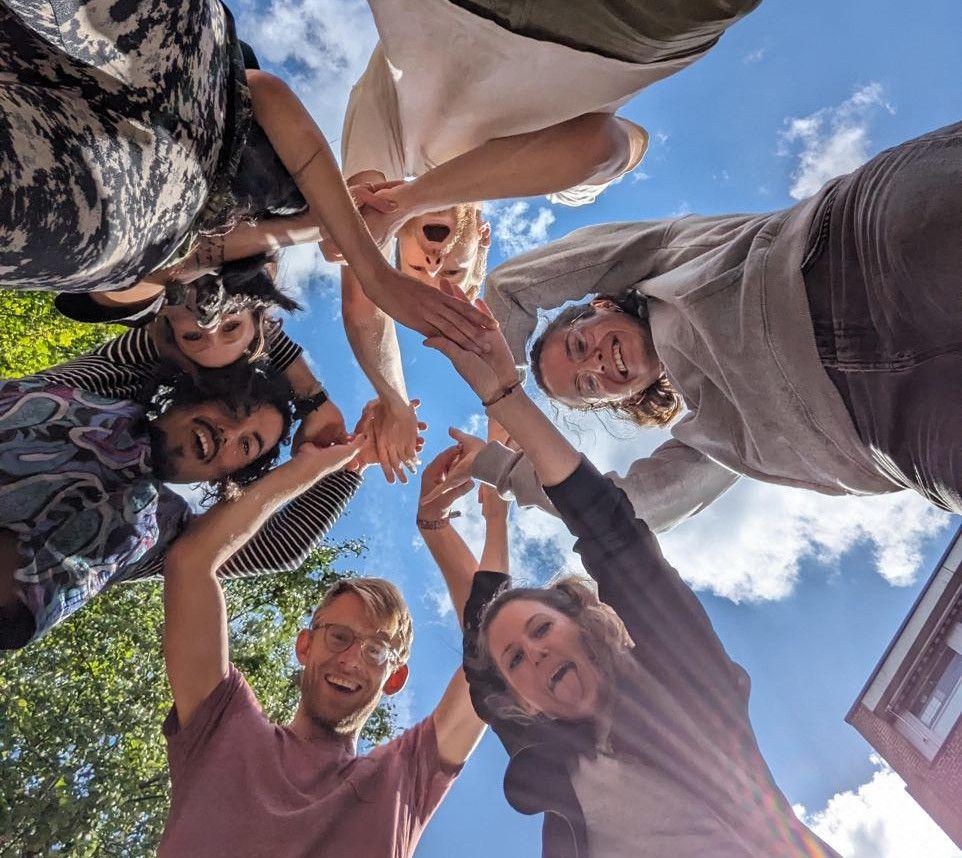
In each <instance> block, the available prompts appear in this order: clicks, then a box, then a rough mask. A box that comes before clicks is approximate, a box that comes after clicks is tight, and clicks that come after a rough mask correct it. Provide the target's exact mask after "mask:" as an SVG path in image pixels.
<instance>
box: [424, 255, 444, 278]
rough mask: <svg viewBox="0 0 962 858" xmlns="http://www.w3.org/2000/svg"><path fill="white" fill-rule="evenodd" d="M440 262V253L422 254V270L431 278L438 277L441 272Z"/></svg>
mask: <svg viewBox="0 0 962 858" xmlns="http://www.w3.org/2000/svg"><path fill="white" fill-rule="evenodd" d="M441 262H442V260H441V254H440V253H425V254H424V268H425V270H426V271H427V272H428V274H430V275H431V276H432V277H437V276H438V272H439V271H440V270H441Z"/></svg>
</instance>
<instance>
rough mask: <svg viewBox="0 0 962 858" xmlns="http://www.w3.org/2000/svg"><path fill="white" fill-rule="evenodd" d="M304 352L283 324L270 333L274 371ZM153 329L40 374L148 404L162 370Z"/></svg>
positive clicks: (126, 335) (131, 333)
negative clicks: (151, 331) (286, 332)
mask: <svg viewBox="0 0 962 858" xmlns="http://www.w3.org/2000/svg"><path fill="white" fill-rule="evenodd" d="M303 351H304V350H303V349H302V348H301V347H300V346H299V345H298V344H297V343H295V342H294V341H293V340H292V339H291V338H290V337H289V336H287V334H285V333H284V329H283V327H282V326H281V323H280V322H274V323H273V324H271V325H270V326H269V328H268V330H267V356H268V359H269V361H270V365H271V370H272V371H273V372H278V373H280V372H284V371H285V370H286V369H287V368H288V367H289V366H290V365H291V364H292V363H294V361H296V360H297V359H298V358H299V357H300V356H301V352H303ZM163 364H164V362H163V358H162V357H161V354H160V350H159V349H158V348H157V346H156V344H155V343H154V340H153V337H152V336H151V334H150V329H149V328H146V327H143V328H133V329H131V330H129V331H127V332H126V333H124V334H121V335H120V336H119V337H115V338H114V339H112V340H108V341H107V342H106V343H104V344H103V345H102V346H98V347H97V348H95V349H94V350H93V351H91V352H88V353H87V354H85V355H81V356H80V357H78V358H75V359H74V360H71V361H68V362H67V363H63V364H60V366H55V367H51V368H50V369H45V370H44V371H43V372H42V373H38V375H40V376H43V377H44V378H47V379H49V380H50V381H53V382H56V383H57V384H63V385H66V386H69V387H76V388H78V389H79V390H86V391H87V392H88V393H96V394H97V395H98V396H106V397H108V398H110V399H130V400H133V401H134V402H141V403H146V402H148V401H149V400H150V399H151V397H153V395H154V392H155V390H156V389H157V384H158V381H159V377H160V372H161V369H162V367H163Z"/></svg>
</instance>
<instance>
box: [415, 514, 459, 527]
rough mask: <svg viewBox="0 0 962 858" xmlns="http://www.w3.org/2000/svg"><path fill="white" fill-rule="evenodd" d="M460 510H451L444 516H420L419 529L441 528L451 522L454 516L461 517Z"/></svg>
mask: <svg viewBox="0 0 962 858" xmlns="http://www.w3.org/2000/svg"><path fill="white" fill-rule="evenodd" d="M460 516H461V513H460V511H458V510H455V511H454V512H449V513H448V514H447V515H446V516H445V517H444V518H419V519H418V520H417V523H418V530H441V528H443V527H447V526H448V525H450V524H451V519H452V518H459V517H460Z"/></svg>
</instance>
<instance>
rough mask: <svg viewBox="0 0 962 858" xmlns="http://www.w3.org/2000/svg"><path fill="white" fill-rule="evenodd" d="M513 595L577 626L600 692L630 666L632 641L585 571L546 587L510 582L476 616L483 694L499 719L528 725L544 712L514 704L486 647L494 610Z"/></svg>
mask: <svg viewBox="0 0 962 858" xmlns="http://www.w3.org/2000/svg"><path fill="white" fill-rule="evenodd" d="M518 599H529V600H531V601H535V602H540V603H541V604H543V605H547V606H548V607H550V608H554V609H555V610H556V611H559V612H560V613H562V614H564V615H565V616H567V617H569V618H570V619H571V620H572V621H573V622H574V623H575V624H576V625H577V626H578V627H579V628H580V629H581V640H582V643H583V644H584V647H585V651H586V652H587V653H588V657H589V658H590V659H591V661H592V663H593V664H594V665H595V667H597V669H598V672H599V674H600V675H601V679H602V687H603V688H604V690H605V692H604V693H606V694H607V693H610V692H611V690H612V689H613V688H614V685H615V680H616V678H617V676H618V675H619V673H621V672H622V671H624V670H626V669H630V668H629V667H628V666H627V665H626V664H625V662H626V661H627V660H629V659H626V657H627V656H628V653H629V651H630V650H631V649H632V648H633V647H634V645H635V643H634V641H633V640H632V639H631V635H629V634H628V629H627V628H626V627H625V624H624V622H623V621H622V619H621V617H619V616H618V614H617V613H616V612H615V610H614V608H612V607H611V606H610V605H607V604H605V603H604V602H602V601H601V599H599V598H598V592H597V590H596V588H595V583H594V581H592V580H591V579H590V578H586V577H585V576H584V575H566V576H564V577H561V578H558V579H557V580H555V581H554V582H552V583H550V584H549V585H548V586H547V587H513V588H510V589H505V590H502V591H501V592H500V593H499V594H498V595H497V596H495V598H494V599H492V600H491V601H490V602H489V603H488V604H487V605H486V606H485V609H484V612H483V614H482V615H481V622H480V625H479V629H478V648H477V652H478V654H477V661H478V663H477V665H475V666H476V667H477V668H478V669H479V671H483V675H484V676H485V677H486V679H485V680H484V685H485V686H486V687H485V688H483V689H481V693H482V698H483V699H484V702H485V704H486V706H487V707H488V709H489V710H490V711H491V713H492V714H493V715H494V716H495V717H497V718H501V719H506V720H510V721H515V722H517V723H521V724H532V723H535V722H536V721H538V720H539V719H541V718H543V717H546V716H540V715H539V716H531V715H529V714H528V713H527V712H525V711H524V709H523V708H522V707H521V706H520V705H519V703H518V701H517V699H516V698H515V696H514V693H513V692H512V691H511V689H510V688H509V687H508V684H507V681H506V680H505V678H504V674H502V673H501V669H500V668H499V667H498V664H497V662H496V661H495V659H494V657H493V656H492V655H491V651H490V650H489V649H488V630H489V629H490V627H491V623H492V621H493V620H494V618H495V617H496V616H497V615H498V612H499V611H500V610H501V609H502V608H503V607H504V606H505V605H506V604H507V603H508V602H512V601H515V600H518Z"/></svg>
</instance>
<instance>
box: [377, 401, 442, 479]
mask: <svg viewBox="0 0 962 858" xmlns="http://www.w3.org/2000/svg"><path fill="white" fill-rule="evenodd" d="M420 405H421V400H419V399H412V400H411V402H410V403H408V404H404V403H398V404H395V405H391V404H387V403H385V402H384V400H383V399H373V400H371V401H370V402H369V403H368V404H367V405H366V406H365V407H364V412H365V414H369V415H370V428H369V431H370V432H371V433H372V434H373V440H374V445H375V449H376V451H377V461H378V462H379V463H380V465H381V470H382V471H383V472H384V479H386V480H387V481H388V482H389V483H393V482H394V480H395V479H398V480H399V481H400V482H402V483H407V481H408V477H407V471H410V472H411V473H412V474H413V473H414V472H415V469H416V467H417V465H418V464H420V462H419V461H418V453H420V452H421V448H422V447H423V446H424V438H423V437H422V436H421V434H420V433H421V432H423V431H425V430H426V429H427V428H428V425H427V423H424V422H423V421H419V420H418V419H417V409H418V408H419V407H420Z"/></svg>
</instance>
